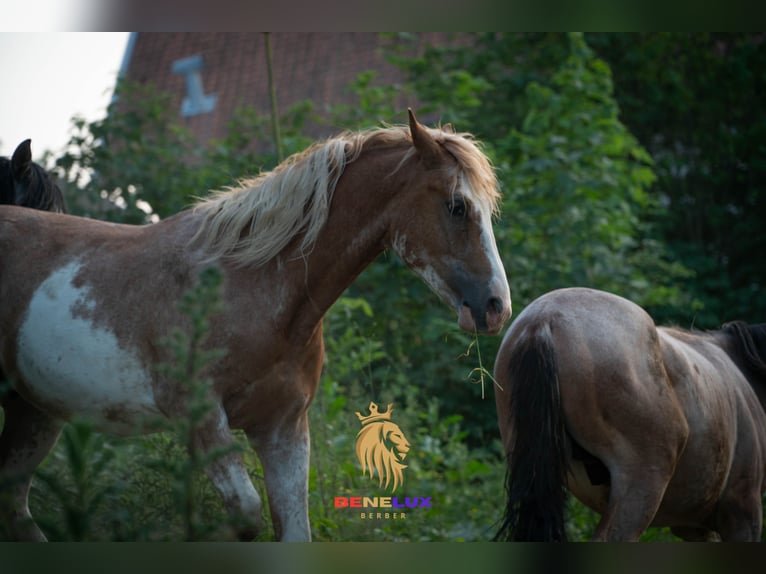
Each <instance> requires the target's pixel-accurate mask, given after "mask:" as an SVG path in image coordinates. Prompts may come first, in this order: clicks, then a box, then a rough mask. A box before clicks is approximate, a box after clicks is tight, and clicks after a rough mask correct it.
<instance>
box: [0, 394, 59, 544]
mask: <svg viewBox="0 0 766 574" xmlns="http://www.w3.org/2000/svg"><path fill="white" fill-rule="evenodd" d="M3 410H4V412H5V424H4V426H3V432H2V434H1V435H0V488H2V490H3V491H4V492H3V494H2V495H0V504H2V514H3V515H4V522H5V524H6V525H7V527H8V529H9V532H8V534H9V535H10V536H11V537H12V538H13V539H15V540H27V541H36V542H44V541H45V540H46V538H45V535H44V534H43V533H42V531H41V530H40V528H39V527H38V526H37V524H35V521H34V520H33V519H32V515H31V514H30V512H29V503H28V498H29V488H30V485H31V483H32V474H33V473H34V470H35V469H36V468H37V466H38V465H39V464H40V463H41V462H42V461H43V459H44V458H45V457H46V456H47V455H48V453H49V452H50V451H51V449H52V448H53V446H54V445H55V444H56V441H57V440H58V437H59V435H60V434H61V428H62V427H63V423H62V422H61V421H57V420H55V419H52V418H50V417H49V416H48V415H46V414H45V413H43V412H42V411H40V410H38V409H37V408H36V407H33V406H32V405H30V404H29V403H28V402H26V401H25V400H24V399H22V398H21V397H20V396H19V395H18V394H17V393H15V392H13V391H12V392H11V393H10V394H9V395H8V396H6V397H5V398H4V400H3Z"/></svg>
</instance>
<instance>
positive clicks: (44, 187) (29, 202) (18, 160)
mask: <svg viewBox="0 0 766 574" xmlns="http://www.w3.org/2000/svg"><path fill="white" fill-rule="evenodd" d="M0 204H7V205H21V206H23V207H31V208H34V209H42V210H44V211H57V212H61V213H64V212H65V211H66V206H65V204H64V196H63V195H62V193H61V189H59V187H58V185H56V183H55V182H54V181H53V178H51V176H50V174H48V172H47V171H45V169H43V167H42V166H40V165H38V164H36V163H35V162H33V161H32V140H24V141H23V142H21V143H20V144H19V145H18V147H16V150H15V151H14V152H13V155H12V156H11V159H8V158H4V157H0Z"/></svg>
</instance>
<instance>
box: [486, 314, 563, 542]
mask: <svg viewBox="0 0 766 574" xmlns="http://www.w3.org/2000/svg"><path fill="white" fill-rule="evenodd" d="M508 384H509V385H510V396H511V409H510V412H511V415H510V416H511V420H510V421H509V422H510V424H511V425H512V429H511V436H512V437H513V441H512V447H511V452H510V454H509V456H508V468H507V471H506V479H505V480H506V483H505V487H506V496H507V503H506V509H505V516H504V519H503V522H502V524H501V526H500V529H499V531H498V532H497V534H496V536H495V540H507V541H549V542H560V541H566V532H565V528H564V509H565V506H566V498H567V494H566V489H565V481H566V467H567V463H566V440H567V439H566V431H565V427H564V419H563V413H562V410H561V397H560V394H559V383H558V375H557V370H556V354H555V349H554V348H553V341H552V333H551V328H550V325H548V324H545V325H542V326H540V327H538V328H537V329H535V330H530V332H529V334H528V335H527V336H526V337H524V338H523V339H521V340H519V341H518V342H517V345H516V347H515V348H514V349H513V351H512V354H511V359H510V365H509V372H508ZM501 424H502V423H501Z"/></svg>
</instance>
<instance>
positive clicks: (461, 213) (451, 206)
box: [447, 199, 466, 217]
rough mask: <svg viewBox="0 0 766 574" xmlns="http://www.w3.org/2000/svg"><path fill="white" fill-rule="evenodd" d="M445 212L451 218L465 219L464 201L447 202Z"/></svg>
mask: <svg viewBox="0 0 766 574" xmlns="http://www.w3.org/2000/svg"><path fill="white" fill-rule="evenodd" d="M447 210H448V211H449V214H450V215H451V216H452V217H465V213H466V211H465V201H463V200H462V199H453V200H452V201H448V202H447Z"/></svg>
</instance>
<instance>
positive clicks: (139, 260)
mask: <svg viewBox="0 0 766 574" xmlns="http://www.w3.org/2000/svg"><path fill="white" fill-rule="evenodd" d="M496 183H497V182H496V177H495V173H494V170H493V169H492V167H491V165H490V163H489V160H488V159H487V157H486V156H485V155H484V154H483V153H482V152H481V151H480V147H479V146H478V145H477V142H476V141H475V140H474V139H473V138H472V137H470V136H469V135H468V134H456V133H453V132H452V131H451V130H442V129H433V128H426V127H424V126H422V125H421V124H419V123H418V122H417V120H416V119H415V117H414V115H412V112H410V121H409V128H407V127H406V126H404V127H401V126H394V127H386V128H380V129H376V130H370V131H363V132H358V133H348V134H344V135H341V136H339V137H335V138H331V139H329V140H327V141H325V142H323V143H319V144H315V145H314V146H312V147H310V148H309V149H308V150H306V151H305V152H303V153H301V154H298V155H296V156H293V157H292V158H290V159H288V160H287V161H286V162H283V163H282V164H281V165H279V166H278V167H277V168H276V169H274V170H273V171H271V172H269V173H265V174H263V175H261V176H259V177H258V178H256V179H254V180H250V181H246V182H243V184H242V186H241V187H240V188H238V189H231V190H228V191H223V192H219V193H216V194H213V195H212V197H211V198H209V199H206V200H203V201H201V202H200V203H198V204H197V205H196V206H195V207H194V208H193V209H190V210H186V211H183V212H181V213H179V214H177V215H175V216H173V217H170V218H168V219H165V220H163V221H161V222H159V223H156V224H153V225H147V226H128V225H115V224H112V223H105V222H99V221H93V220H88V219H83V218H77V217H73V216H68V215H61V214H50V213H44V212H38V211H34V210H26V209H20V208H14V207H3V208H0V301H2V303H3V304H2V305H0V353H1V355H0V360H1V361H2V370H3V371H4V372H5V374H6V375H8V378H9V379H10V380H12V381H13V383H12V384H13V388H14V391H13V392H12V393H10V394H9V395H8V396H6V397H5V399H4V403H3V406H4V408H5V428H4V429H3V433H2V436H0V464H2V472H3V474H4V475H6V476H8V475H16V476H23V477H27V478H25V479H24V480H20V481H17V482H16V483H15V484H16V485H17V486H15V491H14V493H13V494H14V496H13V497H12V498H13V500H12V502H13V505H12V508H9V509H7V510H6V516H7V519H9V520H11V522H12V526H13V528H14V530H15V533H16V535H17V536H19V537H21V538H31V539H38V540H39V539H42V538H43V534H42V532H41V531H40V530H39V528H37V526H36V525H35V524H34V522H33V521H32V520H31V516H30V514H29V510H28V506H27V496H28V490H29V485H30V482H29V478H28V477H29V475H30V474H31V473H32V471H33V470H34V469H35V467H36V466H37V465H38V464H39V463H40V461H41V460H42V459H43V458H44V457H45V455H46V454H47V453H48V452H49V450H50V449H51V447H52V446H53V444H54V443H55V441H56V440H57V437H58V435H59V432H60V430H61V427H62V424H63V421H66V420H67V419H70V418H71V417H74V416H79V417H84V418H86V419H87V420H90V421H92V423H93V424H95V425H96V428H98V429H101V430H104V431H111V432H115V433H131V432H134V429H135V427H136V425H140V424H141V421H142V420H146V418H147V417H157V416H159V417H169V418H172V417H180V416H184V400H183V396H184V395H183V393H184V390H183V386H182V385H181V384H179V382H178V381H174V380H169V379H168V377H167V375H163V374H162V373H160V372H158V370H157V369H153V366H154V365H157V364H159V363H163V362H167V361H168V360H169V357H168V356H166V355H167V353H168V351H167V349H163V347H162V346H161V345H160V344H159V342H160V341H161V340H162V339H163V338H164V337H166V336H167V335H168V333H169V330H170V329H171V328H172V327H173V326H178V325H180V324H181V323H182V319H181V316H180V315H179V311H178V310H177V309H176V305H175V304H174V303H175V302H176V301H177V300H178V299H179V298H180V296H181V295H182V293H183V292H184V291H185V290H187V289H188V288H189V287H190V286H191V285H193V284H194V282H195V279H196V278H197V277H198V275H199V273H200V272H201V270H203V269H205V268H206V267H208V266H210V265H214V266H217V267H218V268H219V269H220V271H221V273H222V274H223V280H224V285H223V295H222V298H223V302H224V310H223V311H221V312H220V313H217V314H216V315H214V316H213V317H212V319H211V327H210V341H211V343H210V346H212V347H215V348H223V349H226V351H227V354H226V355H225V357H224V358H222V359H220V360H219V361H217V362H216V363H214V365H213V366H212V367H211V368H210V369H209V372H208V373H206V374H209V377H210V380H211V381H212V388H211V389H210V394H211V399H212V400H213V401H214V403H215V408H214V409H213V413H212V414H211V415H210V416H209V417H208V419H206V420H205V421H203V424H201V425H199V427H198V430H197V432H196V435H195V437H194V439H195V441H196V447H197V448H198V449H199V450H201V451H202V452H203V453H204V452H206V451H209V450H211V449H219V448H221V447H226V446H227V445H229V444H231V443H232V440H233V439H232V433H231V429H243V430H244V431H245V433H246V435H247V437H248V439H249V442H250V444H251V445H252V446H253V448H254V449H255V451H256V452H257V453H258V455H259V457H260V460H261V462H262V464H263V471H264V477H265V482H266V490H267V494H268V500H269V506H270V508H271V515H272V517H273V525H274V529H275V532H276V537H277V539H279V540H309V539H310V537H311V532H310V527H309V520H308V463H309V429H308V420H307V409H308V407H309V404H310V403H311V401H312V399H313V397H314V394H315V392H316V389H317V385H318V381H319V376H320V371H321V368H322V362H323V356H324V345H323V341H322V318H323V316H324V314H325V312H326V311H327V310H328V308H329V307H330V306H331V305H332V303H333V302H334V301H335V300H336V299H337V298H338V297H339V296H340V295H341V293H342V292H343V291H344V289H346V287H348V285H349V284H350V283H351V282H352V281H353V280H354V278H355V277H356V276H357V275H358V274H359V273H360V272H361V271H362V270H363V269H364V268H365V267H367V266H368V265H369V264H370V263H371V262H372V261H373V260H374V259H375V258H376V256H377V255H378V254H380V253H381V252H383V251H384V250H385V249H386V248H389V247H390V248H391V249H393V250H394V251H395V252H396V253H397V254H398V255H399V256H400V257H401V258H402V259H403V261H404V262H405V263H406V264H407V265H408V266H409V267H410V268H411V269H412V270H413V271H414V272H415V273H416V274H418V275H419V276H420V277H421V278H422V279H423V280H424V281H425V282H426V283H427V284H428V285H429V286H430V287H431V288H432V289H433V290H434V291H435V292H436V293H437V294H438V295H440V296H441V298H442V299H443V300H444V301H445V302H446V303H447V304H448V305H450V306H451V307H452V308H453V309H455V311H456V312H457V314H458V323H459V325H460V327H461V328H463V329H466V330H469V331H471V332H474V331H476V332H480V333H487V334H496V333H498V332H499V330H500V329H501V327H502V326H503V324H504V323H505V322H506V320H507V319H508V318H509V316H510V312H511V306H510V305H511V303H510V292H509V289H508V282H507V280H506V276H505V271H504V268H503V265H502V262H501V260H500V257H499V254H498V252H497V247H496V245H495V239H494V235H493V231H492V218H493V214H494V213H495V211H496V209H497V203H498V199H499V192H498V188H497V185H496ZM219 452H220V451H219ZM206 473H207V475H208V477H209V478H210V480H211V481H212V483H213V484H214V485H215V486H216V487H217V489H218V490H219V492H220V494H221V496H222V498H223V501H224V504H225V506H226V508H227V509H228V510H229V511H231V512H232V513H237V514H239V515H242V516H249V517H251V518H252V521H253V523H254V526H253V527H251V528H246V529H243V530H242V531H241V532H239V533H238V535H239V536H240V538H252V537H253V536H254V534H255V530H257V526H258V524H257V522H258V521H259V518H260V515H261V508H262V503H261V499H260V497H259V495H258V493H257V492H256V490H255V488H254V487H253V484H252V482H251V481H250V478H249V477H248V474H247V470H246V468H245V466H244V464H243V461H242V460H241V457H240V455H239V454H238V453H227V454H226V455H225V456H223V457H220V458H215V460H214V461H213V462H212V463H211V464H210V465H209V466H208V467H207V469H206Z"/></svg>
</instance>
